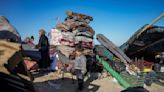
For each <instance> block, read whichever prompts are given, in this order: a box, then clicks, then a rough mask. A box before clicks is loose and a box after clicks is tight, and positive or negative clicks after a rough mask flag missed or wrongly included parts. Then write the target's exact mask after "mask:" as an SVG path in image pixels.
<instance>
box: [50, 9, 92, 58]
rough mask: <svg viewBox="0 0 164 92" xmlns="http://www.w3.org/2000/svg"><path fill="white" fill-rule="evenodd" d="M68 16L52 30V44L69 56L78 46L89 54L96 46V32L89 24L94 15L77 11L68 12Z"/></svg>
mask: <svg viewBox="0 0 164 92" xmlns="http://www.w3.org/2000/svg"><path fill="white" fill-rule="evenodd" d="M66 15H67V17H66V18H65V21H64V22H62V23H58V24H57V25H56V27H55V28H52V29H51V31H50V44H51V45H54V46H56V49H57V50H59V51H60V52H61V53H62V54H64V55H65V56H66V57H67V58H69V56H70V55H71V53H73V51H74V50H75V48H76V47H77V46H81V48H83V49H84V50H83V53H84V54H85V55H88V54H90V53H92V51H93V48H94V42H93V36H94V34H95V32H94V30H93V29H92V27H91V26H90V25H89V23H90V21H92V20H93V18H92V17H90V16H87V15H84V14H79V13H75V12H66Z"/></svg>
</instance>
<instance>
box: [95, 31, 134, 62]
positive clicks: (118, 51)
mask: <svg viewBox="0 0 164 92" xmlns="http://www.w3.org/2000/svg"><path fill="white" fill-rule="evenodd" d="M97 40H98V41H99V42H100V43H101V44H102V45H103V46H105V47H106V48H107V49H109V50H110V51H111V52H112V53H113V54H115V55H116V56H117V57H118V58H120V59H121V61H123V62H124V63H126V62H131V60H130V58H129V57H127V56H126V55H125V54H124V52H123V51H122V50H121V49H119V48H118V47H117V46H116V45H114V44H113V43H112V42H111V41H110V40H109V39H107V38H106V37H105V36H104V35H102V34H98V35H97Z"/></svg>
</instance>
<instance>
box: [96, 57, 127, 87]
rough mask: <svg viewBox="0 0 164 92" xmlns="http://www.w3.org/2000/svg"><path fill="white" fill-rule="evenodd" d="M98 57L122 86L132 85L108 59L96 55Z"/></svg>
mask: <svg viewBox="0 0 164 92" xmlns="http://www.w3.org/2000/svg"><path fill="white" fill-rule="evenodd" d="M96 58H97V59H98V60H99V62H101V63H102V65H103V67H104V68H105V69H106V70H107V71H108V73H110V74H111V75H112V76H113V77H114V78H116V80H117V81H118V82H119V83H120V85H121V86H123V87H124V88H128V87H130V84H129V83H128V82H127V81H125V80H124V79H123V78H122V77H121V75H120V74H118V73H117V72H116V71H115V70H113V69H112V68H111V67H110V66H109V64H108V63H107V62H106V61H104V60H103V59H102V58H100V57H99V56H98V55H97V56H96Z"/></svg>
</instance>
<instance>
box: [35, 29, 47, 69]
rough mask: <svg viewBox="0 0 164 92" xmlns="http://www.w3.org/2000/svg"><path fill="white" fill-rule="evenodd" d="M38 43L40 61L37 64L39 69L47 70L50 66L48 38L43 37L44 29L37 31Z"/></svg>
mask: <svg viewBox="0 0 164 92" xmlns="http://www.w3.org/2000/svg"><path fill="white" fill-rule="evenodd" d="M39 36H40V38H39V43H38V48H39V51H40V52H41V60H40V63H39V66H40V68H48V66H49V65H50V57H49V42H48V38H47V37H46V36H45V31H44V29H40V30H39Z"/></svg>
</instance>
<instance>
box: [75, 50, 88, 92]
mask: <svg viewBox="0 0 164 92" xmlns="http://www.w3.org/2000/svg"><path fill="white" fill-rule="evenodd" d="M75 56H76V57H75V60H73V61H72V63H73V64H74V69H75V74H76V78H77V81H78V90H80V91H81V90H82V89H83V82H84V80H83V79H84V74H85V73H86V57H85V55H83V53H82V49H77V50H76V51H75Z"/></svg>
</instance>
